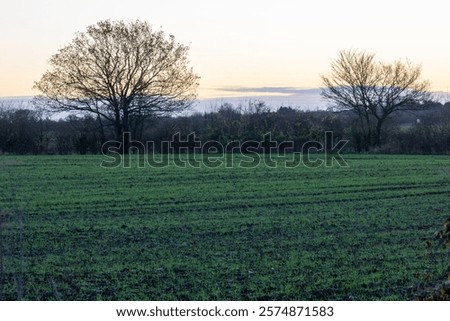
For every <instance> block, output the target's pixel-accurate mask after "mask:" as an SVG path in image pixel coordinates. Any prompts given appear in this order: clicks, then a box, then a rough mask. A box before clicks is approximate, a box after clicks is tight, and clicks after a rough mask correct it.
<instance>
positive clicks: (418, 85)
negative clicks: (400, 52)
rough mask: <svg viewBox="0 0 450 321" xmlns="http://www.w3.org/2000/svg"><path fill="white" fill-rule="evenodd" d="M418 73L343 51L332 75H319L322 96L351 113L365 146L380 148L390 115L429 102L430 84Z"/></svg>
mask: <svg viewBox="0 0 450 321" xmlns="http://www.w3.org/2000/svg"><path fill="white" fill-rule="evenodd" d="M421 73H422V70H421V66H420V65H415V64H413V63H411V62H410V61H401V60H397V61H394V62H393V63H385V62H381V61H378V60H376V58H375V54H371V53H366V52H362V51H354V50H344V51H341V52H339V54H338V57H337V58H336V59H335V60H334V61H333V62H332V63H331V73H330V74H329V75H322V82H323V84H324V86H325V87H324V89H323V90H322V96H323V97H325V98H326V99H328V100H330V101H332V102H333V103H334V104H335V106H336V107H337V108H338V109H339V110H352V111H354V112H355V113H356V114H357V115H358V117H359V118H360V124H361V130H362V132H363V135H364V136H365V141H366V144H367V146H368V147H370V146H373V145H378V146H379V145H380V143H381V129H382V125H383V124H384V122H385V121H386V119H387V118H388V117H389V116H390V115H391V114H392V113H394V112H396V111H400V110H417V109H421V108H424V107H425V106H426V105H425V103H426V102H427V101H429V99H430V94H429V89H428V88H429V83H428V81H424V80H421V78H420V77H421Z"/></svg>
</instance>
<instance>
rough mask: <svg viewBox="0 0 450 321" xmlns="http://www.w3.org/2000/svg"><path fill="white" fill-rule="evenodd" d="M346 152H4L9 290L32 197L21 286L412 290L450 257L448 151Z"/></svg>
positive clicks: (46, 295)
mask: <svg viewBox="0 0 450 321" xmlns="http://www.w3.org/2000/svg"><path fill="white" fill-rule="evenodd" d="M345 159H346V161H347V162H348V164H349V167H347V168H340V167H332V168H324V167H320V168H314V169H310V168H306V167H297V168H284V167H278V168H268V167H265V166H263V165H260V166H258V167H256V168H239V167H234V168H225V167H224V166H222V167H219V168H205V167H202V168H189V167H188V168H178V167H175V166H173V165H172V166H169V167H166V168H150V167H148V166H147V167H146V168H136V167H133V166H132V167H131V168H115V169H112V168H111V169H105V168H101V167H100V163H101V161H102V157H101V156H82V157H80V156H21V157H19V156H17V157H16V156H14V157H12V156H2V157H1V158H0V212H2V211H3V212H4V213H8V222H7V224H6V226H5V228H4V230H3V236H4V239H3V248H4V251H3V253H4V260H3V264H4V268H3V273H4V278H3V280H4V285H3V292H4V293H3V298H5V299H11V300H12V299H16V298H17V289H16V283H15V279H17V278H16V276H17V275H18V273H19V266H20V264H19V263H20V262H19V261H20V255H19V254H20V253H19V252H18V251H17V250H16V249H17V240H18V229H17V226H18V223H17V219H16V217H17V215H16V214H17V213H18V211H20V210H22V211H23V213H24V214H23V215H24V219H23V223H24V225H23V231H22V234H23V235H22V236H23V255H24V258H23V261H24V262H23V263H24V273H23V274H24V275H23V290H24V299H29V300H55V299H63V300H345V299H348V298H350V297H351V298H354V299H357V300H383V299H384V300H404V299H408V298H410V297H411V293H410V292H409V288H410V286H412V285H413V283H414V282H415V279H414V275H415V273H416V272H420V271H423V270H425V269H434V272H435V274H436V273H440V272H442V270H443V267H444V266H445V264H446V262H437V263H436V265H435V266H427V264H428V262H427V260H426V259H425V258H424V256H423V253H424V241H425V240H426V239H427V238H428V237H429V236H430V235H432V234H433V231H434V230H435V229H437V228H438V227H439V226H440V224H441V221H442V220H443V219H444V218H446V216H448V213H449V212H450V199H449V195H450V179H449V176H448V169H449V168H450V159H449V158H448V157H443V156H395V155H389V156H383V155H376V156H373V155H362V156H361V155H346V156H345ZM280 160H281V158H280ZM447 264H448V263H447ZM431 272H433V271H431Z"/></svg>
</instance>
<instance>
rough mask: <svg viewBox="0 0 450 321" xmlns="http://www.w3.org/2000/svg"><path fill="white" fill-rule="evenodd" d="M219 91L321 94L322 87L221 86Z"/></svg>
mask: <svg viewBox="0 0 450 321" xmlns="http://www.w3.org/2000/svg"><path fill="white" fill-rule="evenodd" d="M215 90H217V91H226V92H235V93H260V94H280V95H302V94H320V91H321V89H320V88H312V89H306V88H295V87H220V88H215Z"/></svg>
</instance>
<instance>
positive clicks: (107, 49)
mask: <svg viewBox="0 0 450 321" xmlns="http://www.w3.org/2000/svg"><path fill="white" fill-rule="evenodd" d="M188 51H189V47H187V46H184V45H181V44H179V43H177V42H175V38H174V37H173V36H172V35H171V36H169V37H168V38H166V36H165V34H164V32H163V31H158V32H156V31H153V30H152V28H151V26H150V25H149V24H148V23H146V22H141V21H139V20H136V21H134V22H130V23H125V22H123V21H109V20H107V21H100V22H98V23H97V24H96V25H91V26H89V27H88V28H87V31H86V32H85V33H77V35H76V37H75V39H73V40H72V42H71V43H69V44H68V45H67V46H65V47H64V48H62V49H60V50H59V52H58V53H57V54H55V55H54V56H52V58H51V59H50V65H51V70H50V71H47V72H46V73H45V74H44V75H43V76H42V78H41V80H40V81H38V82H36V83H35V88H36V89H38V90H40V91H41V92H42V95H40V96H38V97H36V102H37V103H38V104H40V105H45V106H48V107H50V108H51V109H53V110H56V111H81V112H88V113H93V114H95V115H97V117H98V119H101V120H105V121H106V122H109V124H110V125H112V126H113V127H114V129H115V134H116V139H117V140H118V141H121V140H122V137H123V134H124V133H127V132H132V131H133V132H136V130H133V129H135V128H136V126H137V127H138V126H140V125H141V124H142V123H143V122H144V121H145V119H147V118H149V117H155V116H161V115H165V114H169V113H173V112H178V111H182V110H184V109H186V108H188V107H189V106H190V105H191V104H192V102H193V101H194V100H195V98H196V89H197V86H198V79H199V77H198V76H197V75H196V74H194V72H193V71H192V69H191V68H189V67H188V60H187V54H188ZM139 132H142V130H139ZM128 150H129V146H128V144H127V141H125V144H124V146H123V151H124V153H128Z"/></svg>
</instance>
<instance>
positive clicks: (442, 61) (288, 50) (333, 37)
mask: <svg viewBox="0 0 450 321" xmlns="http://www.w3.org/2000/svg"><path fill="white" fill-rule="evenodd" d="M0 1H1V2H0V97H12V96H32V95H35V94H37V93H38V92H36V91H34V90H33V89H32V87H33V84H34V82H35V81H38V80H39V79H40V77H41V76H42V74H43V73H44V72H45V71H46V70H47V69H48V68H49V66H48V59H49V58H50V57H51V56H52V55H53V54H55V53H56V52H57V51H58V49H60V48H62V47H63V46H64V45H66V44H68V43H69V42H70V41H71V40H72V39H73V38H74V35H75V33H76V32H79V31H85V30H86V27H87V26H88V25H91V24H95V23H97V22H98V21H100V20H104V19H113V20H114V19H123V20H135V19H140V20H145V21H148V22H149V23H150V24H152V26H153V27H154V28H156V29H159V28H162V30H163V31H165V32H166V33H167V34H173V35H174V36H175V39H176V40H177V41H179V42H181V43H183V44H186V45H189V47H190V51H189V60H190V64H191V66H192V67H193V69H194V71H195V73H197V74H198V75H199V76H200V77H201V79H200V87H199V90H198V95H199V98H200V99H209V100H210V101H214V99H219V100H226V99H227V98H229V97H247V98H249V97H254V96H258V97H260V96H263V97H267V99H268V100H269V101H270V100H271V99H272V100H276V101H277V102H279V101H283V100H284V101H285V102H286V103H287V104H289V103H294V104H299V105H301V104H302V103H303V104H308V103H310V104H314V103H315V101H314V99H312V100H311V99H310V98H311V97H310V98H308V99H310V100H309V102H307V101H306V100H305V101H302V100H301V99H300V100H298V97H300V96H302V97H306V96H308V95H310V94H311V89H315V88H318V87H320V86H321V81H320V75H321V74H327V73H328V72H329V67H330V62H331V61H332V60H333V59H334V58H336V56H337V53H338V52H339V51H340V50H343V49H357V50H365V51H367V52H371V53H375V54H376V55H377V57H378V58H379V59H381V60H384V61H387V62H390V61H393V60H396V59H405V58H408V59H410V60H411V61H412V62H414V63H417V64H421V65H422V70H423V78H424V79H428V80H429V81H430V82H431V86H432V90H433V91H442V92H449V91H450V19H449V18H448V9H447V8H448V5H446V1H443V0H427V1H396V0H389V1H386V0H378V1H362V0H360V1H355V0H340V1H336V0H335V1H332V0H309V1H303V0H297V1H293V0H292V1H291V0H276V1H264V0H259V1H256V0H227V1H220V2H219V1H212V0H209V1H206V0H191V1H186V0H185V1H182V0H157V1H154V0H127V1H116V0H109V1H106V0H76V1H72V0H65V1H61V0H59V1H56V0H29V1H25V0H0ZM234 99H235V98H234ZM280 99H281V100H280ZM305 99H307V98H305Z"/></svg>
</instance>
